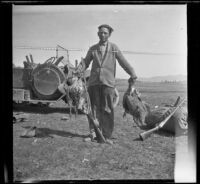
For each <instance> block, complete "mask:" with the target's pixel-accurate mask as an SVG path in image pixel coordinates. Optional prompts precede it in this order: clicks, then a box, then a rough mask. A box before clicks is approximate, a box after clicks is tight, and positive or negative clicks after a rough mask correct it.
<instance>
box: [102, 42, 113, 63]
mask: <svg viewBox="0 0 200 184" xmlns="http://www.w3.org/2000/svg"><path fill="white" fill-rule="evenodd" d="M110 48H111V46H110V43H109V42H108V45H107V48H106V51H105V54H104V57H103V58H102V60H101V66H103V64H104V63H105V61H106V60H107V57H108V55H109V52H110Z"/></svg>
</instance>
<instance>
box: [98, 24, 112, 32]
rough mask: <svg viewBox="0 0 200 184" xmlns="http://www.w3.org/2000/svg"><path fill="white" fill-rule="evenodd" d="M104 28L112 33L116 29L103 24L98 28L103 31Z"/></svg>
mask: <svg viewBox="0 0 200 184" xmlns="http://www.w3.org/2000/svg"><path fill="white" fill-rule="evenodd" d="M102 27H106V28H108V30H109V31H110V33H112V32H113V31H114V29H113V28H112V27H111V26H109V25H108V24H102V25H100V26H99V27H98V28H99V29H101V28H102Z"/></svg>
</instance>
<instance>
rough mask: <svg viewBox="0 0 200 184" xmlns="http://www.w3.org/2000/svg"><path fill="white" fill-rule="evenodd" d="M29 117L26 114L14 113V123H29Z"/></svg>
mask: <svg viewBox="0 0 200 184" xmlns="http://www.w3.org/2000/svg"><path fill="white" fill-rule="evenodd" d="M28 118H29V115H28V114H26V113H20V112H18V113H13V123H18V122H24V121H28Z"/></svg>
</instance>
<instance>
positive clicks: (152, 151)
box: [13, 84, 186, 181]
mask: <svg viewBox="0 0 200 184" xmlns="http://www.w3.org/2000/svg"><path fill="white" fill-rule="evenodd" d="M141 85H142V84H141ZM138 87H139V86H138ZM176 87H177V91H178V90H180V89H181V88H179V86H176ZM126 88H127V86H126V87H122V88H121V87H120V89H121V90H124V91H125V89H126ZM140 88H141V90H140V89H139V90H140V91H142V90H143V89H144V88H147V85H145V86H144V88H142V86H140ZM158 88H160V89H159V90H161V89H163V88H164V89H165V92H162V93H160V92H159V93H153V92H150V93H148V90H147V92H144V93H142V99H143V100H145V101H147V102H148V103H152V104H155V105H157V104H158V105H160V104H162V103H163V102H166V103H174V101H175V100H176V98H177V97H178V96H181V97H183V96H186V91H184V90H183V91H181V92H176V93H174V92H169V91H172V87H169V88H168V87H167V86H164V87H163V88H162V87H160V86H157V87H155V86H151V90H157V89H158ZM183 88H184V87H183ZM167 89H169V91H168V92H167ZM145 90H146V89H145ZM149 90H150V86H149ZM151 90H150V91H151ZM173 90H175V88H174V86H173ZM119 91H120V90H119ZM122 95H123V91H120V105H119V106H117V107H116V109H115V128H114V132H113V141H114V144H113V145H108V144H98V143H91V142H83V138H84V137H85V136H86V135H87V134H88V123H87V118H86V117H85V116H84V115H83V114H80V115H78V116H77V117H76V118H75V117H74V116H73V117H72V119H69V120H64V121H63V120H61V118H62V117H63V116H67V114H65V113H63V112H60V113H59V112H53V111H50V113H48V112H46V113H44V114H42V113H41V114H39V113H38V112H31V113H30V112H29V120H28V121H27V122H21V123H16V124H14V125H13V138H14V140H13V160H14V165H13V166H14V180H15V181H19V180H25V179H30V178H32V179H35V180H72V179H75V180H76V179H79V180H82V179H93V180H96V179H173V178H174V163H175V157H174V155H173V153H175V138H174V137H172V136H171V135H168V134H166V135H160V134H153V135H152V136H151V137H149V138H148V139H147V140H145V141H140V140H139V139H138V135H139V133H140V132H141V131H142V130H140V129H139V128H137V127H136V126H135V124H134V123H133V120H132V117H131V116H130V115H127V116H126V118H124V119H123V117H122V114H123V108H122V106H121V100H122ZM61 104H62V103H59V104H57V106H61ZM29 126H36V127H37V128H38V129H39V130H40V132H43V136H40V137H34V138H21V137H20V134H21V133H22V131H23V130H24V129H25V128H27V127H29Z"/></svg>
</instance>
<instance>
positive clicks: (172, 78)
mask: <svg viewBox="0 0 200 184" xmlns="http://www.w3.org/2000/svg"><path fill="white" fill-rule="evenodd" d="M138 81H144V82H165V81H177V82H178V81H187V76H186V75H166V76H155V77H149V78H147V77H144V78H143V77H142V78H138Z"/></svg>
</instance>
